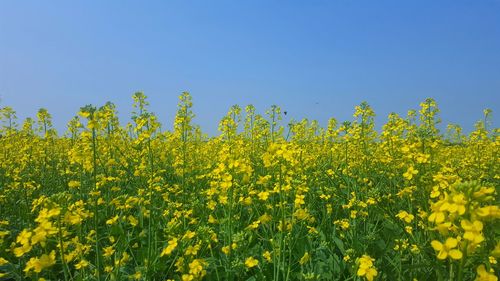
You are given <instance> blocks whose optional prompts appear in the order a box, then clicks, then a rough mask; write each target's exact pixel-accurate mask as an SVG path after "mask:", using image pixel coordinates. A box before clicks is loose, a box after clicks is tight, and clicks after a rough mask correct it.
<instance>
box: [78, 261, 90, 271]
mask: <svg viewBox="0 0 500 281" xmlns="http://www.w3.org/2000/svg"><path fill="white" fill-rule="evenodd" d="M88 265H89V262H88V261H86V260H84V259H82V260H81V261H79V262H78V263H77V264H75V268H76V269H82V268H85V267H87V266H88Z"/></svg>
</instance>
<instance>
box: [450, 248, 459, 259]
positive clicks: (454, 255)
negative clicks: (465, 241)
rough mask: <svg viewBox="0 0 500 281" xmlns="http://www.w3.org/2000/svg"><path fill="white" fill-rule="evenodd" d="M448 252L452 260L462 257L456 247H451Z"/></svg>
mask: <svg viewBox="0 0 500 281" xmlns="http://www.w3.org/2000/svg"><path fill="white" fill-rule="evenodd" d="M449 254H450V257H451V258H452V259H454V260H459V259H461V258H462V252H460V250H457V249H453V250H451V251H450V252H449Z"/></svg>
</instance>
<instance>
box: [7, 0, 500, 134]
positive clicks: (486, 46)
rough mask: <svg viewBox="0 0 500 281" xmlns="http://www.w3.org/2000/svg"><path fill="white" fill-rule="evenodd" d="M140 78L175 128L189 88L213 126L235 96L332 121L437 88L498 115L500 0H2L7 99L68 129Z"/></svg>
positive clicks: (464, 115) (446, 111)
mask: <svg viewBox="0 0 500 281" xmlns="http://www.w3.org/2000/svg"><path fill="white" fill-rule="evenodd" d="M138 90H142V91H144V92H145V94H146V95H148V97H149V100H150V102H151V110H152V111H154V112H155V113H156V114H157V115H158V116H159V118H160V120H161V121H162V123H163V124H164V127H165V128H167V129H168V128H171V127H172V121H173V117H174V114H175V110H176V103H177V96H178V95H179V94H180V93H181V92H182V91H189V92H190V93H191V94H192V95H193V99H194V111H195V113H196V115H197V118H196V119H195V122H196V123H198V124H200V125H201V126H202V128H203V129H204V130H205V131H207V132H209V133H215V132H216V130H217V129H216V128H217V124H218V121H219V120H220V118H221V117H222V116H223V115H224V114H225V113H226V112H227V110H228V109H229V107H230V106H231V105H233V104H239V105H241V106H245V105H246V104H250V103H251V104H254V105H255V106H256V107H257V109H258V111H260V112H261V113H263V112H264V111H265V109H266V108H268V107H269V106H270V105H272V104H277V105H280V106H281V107H282V108H283V109H284V110H287V111H288V112H289V114H288V117H287V118H294V119H301V118H304V117H307V118H309V119H317V120H319V121H320V122H321V124H325V123H326V120H327V119H328V118H329V117H335V118H337V119H339V120H340V121H343V120H349V119H351V116H352V113H353V110H354V106H355V105H357V104H359V103H361V102H362V101H365V100H366V101H367V102H368V103H369V104H370V105H371V106H372V107H373V108H374V110H375V112H376V113H377V123H378V125H379V126H380V125H381V124H382V123H384V122H385V121H386V116H387V114H388V113H390V112H393V111H394V112H397V113H400V114H405V113H406V111H407V110H408V109H412V108H417V107H418V104H419V102H421V101H423V100H424V99H425V98H426V97H433V98H435V99H436V100H437V102H438V104H439V106H440V108H441V118H442V119H443V122H445V123H449V122H452V123H458V124H460V125H462V126H463V127H464V128H465V129H466V130H467V131H469V130H470V129H471V128H472V125H473V123H474V122H475V121H477V120H478V119H481V118H482V110H483V109H484V108H491V109H492V110H493V114H494V118H493V125H494V126H498V123H499V120H500V119H499V117H498V116H499V115H500V112H498V110H500V108H499V101H500V1H499V0H481V1H472V0H468V1H465V0H450V1H416V0H414V1H411V0H409V1H400V0H394V1H371V0H370V1H355V0H340V1H320V0H311V1H278V0H262V1H258V0H255V1H216V0H214V1H126V0H120V1H13V0H4V1H1V2H0V96H1V98H2V100H1V101H0V106H6V105H9V106H12V107H14V109H15V110H16V111H17V113H18V116H19V117H20V118H25V117H27V116H35V114H36V111H37V110H38V108H40V107H45V108H47V109H48V110H49V112H50V113H51V114H52V115H53V118H54V124H55V126H56V128H57V129H59V130H60V131H61V132H62V131H63V130H64V128H65V124H66V122H67V121H68V120H69V119H70V118H71V117H72V116H73V115H75V114H76V112H77V111H78V109H79V107H80V106H84V105H85V104H89V103H92V104H95V105H102V104H104V103H105V102H106V101H112V102H114V103H115V104H116V105H117V106H118V110H119V112H120V114H121V117H122V121H126V120H127V118H128V117H129V113H130V111H131V104H132V99H131V95H132V94H133V93H134V92H135V91H138ZM286 121H287V120H286Z"/></svg>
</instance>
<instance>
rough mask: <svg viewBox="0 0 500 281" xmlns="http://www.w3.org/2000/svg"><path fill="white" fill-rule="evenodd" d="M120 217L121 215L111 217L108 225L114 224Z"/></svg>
mask: <svg viewBox="0 0 500 281" xmlns="http://www.w3.org/2000/svg"><path fill="white" fill-rule="evenodd" d="M119 218H120V216H118V215H116V216H114V217H112V218H110V219H109V220H107V221H106V224H107V225H113V224H115V223H116V221H117V220H118V219H119Z"/></svg>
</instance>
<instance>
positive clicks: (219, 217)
mask: <svg viewBox="0 0 500 281" xmlns="http://www.w3.org/2000/svg"><path fill="white" fill-rule="evenodd" d="M133 98H134V112H133V116H132V121H131V122H130V123H128V124H127V125H126V126H121V125H120V122H119V120H118V117H117V112H116V108H115V106H114V105H113V104H112V103H107V104H105V105H104V106H102V107H100V108H96V107H93V106H91V105H89V106H86V107H83V108H81V111H80V112H79V114H78V116H75V117H74V118H73V119H72V120H71V121H70V122H69V123H68V130H67V132H66V133H65V134H64V135H63V136H58V135H57V132H56V131H55V130H54V129H53V127H52V122H51V119H52V117H51V115H50V114H49V112H48V111H47V110H44V109H42V110H40V111H39V112H38V114H37V119H36V120H33V119H26V120H25V121H24V122H23V123H22V124H21V125H19V124H18V121H17V119H16V114H15V111H14V110H13V109H11V108H9V107H4V108H3V109H2V110H1V115H0V117H1V119H0V121H1V122H2V124H3V127H2V129H1V135H2V137H1V138H0V279H2V278H4V277H5V278H14V279H21V278H28V280H128V279H133V280H202V279H203V280H346V279H349V278H351V280H355V279H356V278H357V279H356V280H360V279H363V280H377V279H380V280H443V279H447V278H449V279H452V280H474V279H477V280H497V277H496V275H495V274H496V273H497V272H498V264H497V259H498V258H499V257H500V236H499V232H498V229H500V225H499V218H500V208H499V196H498V190H497V187H498V186H499V183H500V173H499V172H500V164H499V161H498V159H499V155H500V154H499V152H500V136H499V130H498V129H494V128H491V125H490V124H489V117H490V115H491V111H489V110H486V111H485V117H484V120H481V121H479V122H478V123H477V124H476V129H475V130H474V131H473V132H472V133H470V134H469V135H468V136H466V135H464V134H463V133H462V132H461V130H460V127H458V126H456V125H450V126H448V127H447V131H446V133H440V131H439V129H438V126H437V124H438V123H439V118H438V116H439V110H438V108H437V105H436V103H435V101H434V100H432V99H427V100H426V101H424V102H422V104H421V105H420V110H418V111H414V110H412V111H410V112H409V113H408V115H407V116H405V117H401V116H399V115H397V114H391V115H389V117H388V122H387V123H386V124H385V125H384V126H383V128H382V130H381V131H380V132H377V131H376V130H375V125H374V116H375V113H374V112H373V110H372V109H371V108H370V106H369V105H368V104H367V103H362V104H360V105H359V106H357V107H356V108H355V112H354V116H353V120H351V121H346V122H343V123H339V122H337V121H336V120H335V119H330V121H329V122H328V125H327V127H326V128H323V127H321V126H320V125H319V123H318V122H316V121H309V120H307V119H304V120H301V121H292V122H290V123H289V124H282V113H281V110H280V108H279V107H277V106H272V107H271V108H270V109H269V110H268V111H267V112H266V114H264V115H260V114H257V112H256V109H255V108H254V107H253V106H251V105H250V106H247V107H246V108H245V109H244V110H242V109H241V108H240V107H239V106H233V107H231V108H230V110H229V112H228V114H227V115H226V116H225V117H224V118H222V120H221V122H220V124H219V130H220V135H219V136H216V137H207V136H206V135H204V134H203V133H202V130H201V128H199V127H198V126H196V125H194V124H193V121H194V113H193V112H192V110H191V108H192V100H191V96H190V95H189V94H188V93H183V94H182V95H181V96H180V102H179V106H178V110H177V115H176V118H175V123H174V126H173V131H171V132H170V131H164V130H162V129H161V125H160V124H159V123H158V121H157V117H156V115H155V114H153V113H152V112H149V111H148V102H147V98H146V96H145V95H144V94H143V93H140V92H139V93H136V94H134V96H133Z"/></svg>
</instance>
